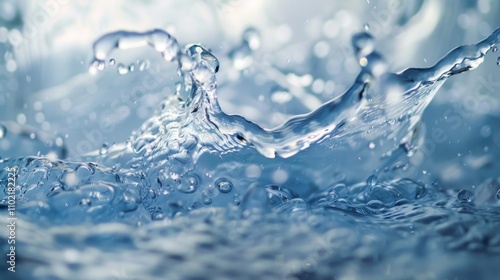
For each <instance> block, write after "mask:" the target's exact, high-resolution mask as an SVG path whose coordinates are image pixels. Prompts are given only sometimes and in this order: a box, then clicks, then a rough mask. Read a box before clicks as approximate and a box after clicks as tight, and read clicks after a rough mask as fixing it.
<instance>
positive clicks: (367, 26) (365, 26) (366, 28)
mask: <svg viewBox="0 0 500 280" xmlns="http://www.w3.org/2000/svg"><path fill="white" fill-rule="evenodd" d="M363 28H364V29H365V30H366V31H369V30H370V25H369V24H368V23H365V25H363Z"/></svg>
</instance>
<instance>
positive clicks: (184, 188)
mask: <svg viewBox="0 0 500 280" xmlns="http://www.w3.org/2000/svg"><path fill="white" fill-rule="evenodd" d="M198 181H199V180H198V178H196V177H194V176H189V177H187V178H186V180H185V182H183V183H181V184H180V185H179V186H178V187H177V189H178V190H179V191H180V192H182V193H194V192H195V191H196V189H197V187H198Z"/></svg>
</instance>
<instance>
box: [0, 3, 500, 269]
mask: <svg viewBox="0 0 500 280" xmlns="http://www.w3.org/2000/svg"><path fill="white" fill-rule="evenodd" d="M479 2H481V3H479ZM479 2H478V3H477V5H476V4H474V5H476V6H474V7H475V8H474V9H476V10H478V11H479V12H480V13H482V14H488V12H492V13H494V11H495V10H494V9H493V8H492V7H491V6H492V5H496V4H494V3H491V2H488V1H483V2H484V3H483V2H482V1H479ZM6 3H8V2H6ZM363 3H364V5H375V4H374V3H365V2H363ZM485 3H486V4H485ZM230 4H231V3H226V2H225V1H221V2H217V5H223V6H224V5H230ZM261 4H262V3H261ZM358 4H359V3H358ZM58 5H59V6H58V7H59V9H64V8H67V7H66V6H64V5H66V4H64V5H63V4H62V3H59V4H58ZM81 5H83V6H85V5H84V4H81ZM217 5H216V7H217ZM232 5H235V7H234V9H236V10H237V9H240V8H241V7H238V5H244V4H242V3H241V2H238V1H235V2H234V3H233V4H232ZM259 5H260V4H259ZM262 5H263V4H262ZM378 5H382V7H384V6H383V5H384V4H383V3H378ZM436 5H437V6H436ZM471 5H472V4H471ZM225 7H226V6H225ZM380 7H381V6H379V9H381V8H380ZM18 8H19V9H20V10H21V11H22V8H23V7H18ZM87 8H88V9H89V11H90V10H93V9H92V8H91V7H90V6H88V7H87ZM369 8H370V9H374V8H373V7H372V6H369ZM386 8H387V9H388V10H387V11H392V8H391V6H388V7H386ZM4 9H6V8H4ZM270 9H271V10H272V5H270ZM312 9H313V8H312ZM332 9H333V8H332ZM426 9H427V11H426ZM436 9H437V10H439V9H444V7H443V6H440V5H438V4H436V3H435V2H425V1H424V2H422V3H420V5H416V6H414V5H412V4H406V6H405V8H404V9H400V10H397V12H398V13H399V14H400V18H399V20H400V22H394V23H393V26H392V25H391V27H388V28H393V31H394V32H397V27H400V28H402V29H404V28H403V27H405V28H407V30H406V32H410V31H412V29H411V27H412V26H413V28H418V24H417V23H415V22H412V20H420V21H423V20H427V21H430V20H431V19H429V18H427V19H426V18H425V15H426V14H427V16H430V17H431V18H432V17H435V16H439V15H442V16H445V15H446V13H445V12H444V11H442V14H437V15H436V14H433V12H432V11H435V10H436ZM464 9H465V8H464ZM469 9H470V11H469V12H464V13H462V14H461V16H462V17H468V18H466V19H462V21H463V22H469V23H468V24H470V21H472V19H471V18H473V16H472V15H470V14H468V13H472V12H471V11H472V10H473V8H471V7H469ZM201 10H204V8H201ZM313 10H314V9H313ZM334 10H335V9H333V10H332V11H334ZM374 10H375V9H374ZM7 11H9V10H7ZM294 11H295V10H294V9H292V8H290V9H289V10H288V12H289V13H291V14H293V12H294ZM335 11H337V10H335ZM347 11H348V9H347V8H345V9H344V10H339V11H338V12H336V13H335V12H331V13H332V14H335V18H334V19H335V20H334V19H328V18H321V21H320V23H321V24H322V25H320V26H319V28H322V29H323V35H322V36H324V37H325V38H322V39H320V40H319V41H317V42H314V44H312V46H311V49H310V50H309V51H308V52H312V53H313V56H311V57H310V58H309V59H304V58H302V59H297V58H296V57H300V56H305V55H306V53H305V52H301V51H300V49H301V48H300V47H299V48H298V51H293V52H291V53H292V54H293V55H291V56H289V57H287V58H286V59H285V60H287V61H288V62H285V63H284V64H283V61H280V59H277V58H278V57H279V55H280V53H281V52H282V51H283V52H286V49H285V48H284V49H283V50H281V49H278V50H277V51H276V50H274V51H272V50H270V49H266V45H265V44H266V38H267V40H272V39H275V40H278V41H279V40H284V39H280V38H281V37H280V36H283V33H285V35H286V33H287V32H288V33H289V32H292V31H293V30H294V29H292V27H289V26H285V25H280V26H278V28H277V29H278V31H279V33H276V34H275V35H276V36H274V38H268V37H266V32H265V30H259V28H257V27H251V26H245V27H244V28H243V29H242V30H241V33H240V34H239V35H240V38H239V39H238V40H235V41H234V42H232V43H228V42H224V44H222V43H221V48H224V50H225V51H224V52H223V53H222V54H221V55H218V54H217V53H218V51H217V50H215V49H213V50H210V49H209V48H208V47H206V46H204V44H203V43H202V44H187V45H185V44H184V43H183V42H181V39H180V38H182V37H183V36H182V33H177V34H178V38H179V40H178V39H177V38H176V37H177V36H173V35H172V34H171V31H167V30H169V28H170V27H169V28H165V29H159V28H157V29H151V28H150V29H147V30H148V31H141V30H139V31H112V32H108V33H106V34H99V35H98V36H95V37H98V39H96V40H93V47H91V43H92V42H89V44H88V48H86V49H85V52H86V53H87V54H88V55H87V56H86V57H85V59H83V58H82V60H81V63H80V64H81V67H80V68H78V69H77V70H75V69H70V70H68V71H70V72H76V73H77V74H74V75H69V74H68V75H69V76H71V77H66V78H61V77H64V75H65V74H61V75H53V76H54V77H53V76H52V75H46V74H43V73H40V72H37V71H33V70H31V72H30V71H27V70H25V69H23V68H22V67H23V65H24V67H28V66H29V67H33V68H36V67H37V66H36V65H35V64H36V63H43V61H42V62H34V61H29V59H28V61H26V60H27V58H26V54H25V53H23V51H22V50H23V47H25V48H26V44H28V43H32V42H33V39H31V40H28V39H27V38H28V37H26V33H25V35H24V36H25V37H24V40H25V41H23V42H24V43H25V45H21V46H20V47H19V46H17V45H16V42H18V41H15V40H14V39H10V40H9V41H8V42H7V41H6V42H4V43H3V45H2V47H3V48H5V55H4V65H5V66H4V68H2V69H4V70H5V71H7V72H8V73H7V72H6V74H5V77H6V78H5V80H6V81H8V79H11V80H12V81H16V83H17V89H16V88H15V87H14V88H13V89H11V90H10V91H9V92H8V93H7V92H6V94H5V95H4V99H5V100H6V101H4V104H5V108H7V104H8V102H9V100H12V102H13V104H14V105H15V104H17V103H19V102H20V103H21V104H22V105H20V107H21V108H22V107H23V106H25V107H29V109H26V108H24V109H15V108H17V107H15V106H19V105H15V106H14V107H13V109H6V110H5V112H6V113H5V114H6V115H7V113H8V111H9V110H12V111H14V112H15V113H14V116H15V118H14V120H13V121H3V122H2V123H1V124H0V141H1V142H0V148H1V151H2V154H0V156H1V159H0V181H1V182H2V186H5V188H4V191H3V192H2V196H1V198H2V200H1V203H2V204H1V205H2V206H1V207H2V210H3V211H2V212H1V214H0V215H1V220H2V221H4V223H5V225H4V227H7V226H6V225H9V223H10V221H11V220H9V215H10V217H14V216H15V217H16V218H17V220H15V221H16V223H15V224H16V231H15V247H16V248H15V250H14V251H15V270H16V272H15V273H13V272H11V271H8V270H7V269H8V267H12V264H9V263H7V265H6V266H5V268H3V267H2V268H3V271H2V274H1V275H2V276H3V278H2V279H4V278H5V279H18V278H19V279H256V278H261V279H471V278H475V279H496V275H497V273H498V272H499V269H498V268H497V264H498V263H499V262H500V235H499V234H498V232H500V180H499V179H498V175H497V174H496V173H497V172H498V170H499V169H498V165H497V164H496V163H495V160H494V158H495V156H496V154H498V152H497V151H498V139H500V138H499V137H498V133H497V132H496V129H497V126H495V122H494V121H489V120H488V118H492V119H495V116H496V115H495V114H494V113H493V112H494V110H495V108H497V107H496V106H497V104H496V103H495V98H496V97H489V98H490V99H485V98H484V96H485V95H487V94H484V92H489V93H496V92H497V91H498V82H496V81H497V80H498V70H499V69H498V68H490V69H493V70H492V71H491V72H489V73H484V72H482V73H483V74H484V75H482V76H480V77H479V78H476V79H477V80H476V81H475V82H474V83H473V84H472V85H469V84H467V83H466V82H465V81H464V82H463V81H461V80H460V78H459V79H458V81H456V82H455V87H458V88H459V89H455V88H446V84H445V82H446V81H447V80H448V79H453V78H454V77H467V75H471V74H472V73H463V72H467V71H469V70H472V69H475V68H478V70H479V71H480V69H481V67H485V65H481V64H486V65H488V64H489V65H494V66H495V67H496V65H495V64H496V59H497V58H496V57H497V56H498V52H496V45H497V44H498V43H499V41H500V29H496V30H495V29H494V28H491V29H490V30H489V31H488V34H485V35H484V36H483V37H484V39H481V40H479V41H478V43H475V44H472V43H473V41H470V42H469V43H471V44H470V45H463V46H460V47H457V48H455V49H453V50H451V51H450V52H449V53H448V54H446V55H445V56H443V57H442V58H441V59H437V58H436V59H435V61H436V62H435V63H434V64H432V65H430V63H429V65H427V66H426V67H422V68H409V69H406V70H403V71H394V70H392V68H394V64H397V63H398V62H397V61H396V60H397V59H396V57H397V54H394V55H389V56H387V55H386V56H384V55H382V52H381V51H379V49H378V46H376V41H375V40H376V38H377V35H378V36H381V37H382V36H383V35H384V32H383V31H382V29H381V26H380V25H381V23H380V21H375V22H371V24H368V25H366V26H364V27H363V25H362V24H361V26H360V27H358V28H356V29H357V30H356V31H353V32H351V33H350V34H348V35H346V36H348V37H349V38H350V44H351V46H348V47H346V48H349V49H350V51H349V52H347V53H344V54H345V56H346V57H347V58H344V59H346V62H345V63H342V64H341V65H340V66H338V65H337V66H333V65H336V61H337V60H335V59H331V60H329V63H325V61H326V60H327V58H328V57H330V56H333V57H334V58H336V57H335V54H329V52H330V50H331V49H332V48H333V44H334V43H331V42H329V41H327V39H328V38H330V39H331V38H335V37H336V36H337V35H336V34H338V32H339V31H338V30H337V31H335V32H336V33H335V32H334V29H335V28H337V29H338V28H339V27H335V26H336V25H335V24H339V23H341V22H343V21H349V20H350V21H353V22H352V23H351V24H355V23H354V22H355V21H356V17H353V16H352V15H349V12H347ZM429 11H431V12H429ZM214 13H217V11H214ZM371 14H372V15H373V12H372V13H371ZM429 14H430V15H429ZM377 15H378V16H380V15H385V14H384V13H381V14H377ZM419 17H420V18H419ZM421 17H424V18H421ZM5 18H6V17H5V16H4V21H5V22H8V23H10V24H11V26H8V25H5V26H6V27H4V29H5V30H7V29H8V30H14V29H16V28H19V27H18V26H16V22H15V20H14V19H10V20H5ZM14 18H15V17H14ZM27 18H28V19H29V16H28V17H27ZM242 21H243V20H242ZM26 22H29V21H26ZM236 22H239V21H236ZM308 22H309V19H308V21H307V22H306V23H308ZM360 23H362V22H360ZM377 23H378V25H377ZM463 24H465V23H463ZM173 25H174V26H175V23H174V24H173ZM179 25H180V23H179ZM76 26H77V25H75V28H76ZM361 27H362V28H361ZM427 27H429V26H427ZM287 28H288V29H287ZM377 28H378V29H377ZM129 29H131V28H129ZM170 29H172V28H170ZM180 29H182V27H181V28H180ZM16 30H17V29H16ZM290 30H292V31H290ZM2 32H4V31H2ZM9 32H11V33H9V36H10V38H14V37H15V34H16V33H15V32H13V31H9ZM12 32H13V33H12ZM421 32H423V31H421ZM456 32H457V33H458V31H456ZM196 33H197V32H194V34H196ZM12 34H14V35H12ZM280 34H281V35H280ZM372 34H374V35H372ZM404 34H405V33H404V32H403V31H401V33H399V34H398V36H408V35H404ZM0 35H1V34H0ZM278 35H279V36H278ZM63 37H64V36H63ZM285 37H286V36H285ZM414 37H418V36H416V35H415V36H414ZM0 38H1V37H0ZM285 39H286V38H285ZM413 40H417V39H415V38H413ZM182 41H184V40H182ZM195 41H196V39H195ZM416 42H417V41H416ZM413 43H414V44H415V42H413ZM439 43H440V44H444V45H446V46H447V47H448V48H452V47H453V45H448V44H446V41H445V42H441V41H439ZM61 44H62V43H61ZM379 44H380V43H379ZM382 45H383V42H382ZM16 47H17V48H16ZM141 47H143V48H142V49H141ZM287 47H293V46H292V45H291V44H288V45H287ZM382 48H383V46H382ZM413 48H415V47H413ZM138 49H141V50H144V51H143V52H142V53H139V54H138V53H134V52H135V51H137V50H138ZM271 49H272V48H271ZM408 51H410V50H408ZM413 51H415V50H413ZM75 53H78V52H77V51H75ZM288 53H290V52H288ZM14 54H16V55H17V56H14ZM271 54H273V55H274V56H275V57H272V56H273V55H271ZM294 55H295V56H294ZM73 56H75V54H73ZM78 59H80V58H77V60H78ZM11 60H12V61H14V62H9V61H11ZM291 60H293V62H290V61H291ZM300 61H302V62H300ZM332 61H333V62H332ZM349 61H351V62H354V65H353V64H352V63H351V64H350V63H349ZM9 63H10V64H9ZM12 63H15V65H16V67H19V68H20V69H21V70H18V69H14V66H12V65H13V64H12ZM47 63H48V62H47ZM51 63H52V64H51V65H57V63H55V62H54V61H51ZM293 64H297V65H299V66H300V67H298V69H299V70H294V69H296V68H295V67H296V66H294V65H293ZM324 64H327V65H324ZM339 64H340V62H339ZM169 67H170V68H169ZM225 67H226V70H225V69H224V68H225ZM334 67H337V68H339V70H338V73H337V74H336V75H332V73H330V72H329V71H333V70H331V69H332V68H334ZM302 68H303V69H302ZM306 68H308V70H307V71H306V70H305V69H306ZM322 69H323V70H322ZM352 69H355V70H352ZM22 71H27V72H28V73H30V75H28V76H29V77H28V76H26V75H24V74H25V72H22ZM54 71H55V70H54ZM495 71H496V72H495ZM349 72H351V74H353V75H352V77H351V79H350V80H349V78H347V76H346V77H344V76H343V75H346V73H349ZM353 72H357V73H353ZM9 73H10V74H9ZM33 73H37V74H38V76H35V75H33ZM458 74H460V75H458ZM452 76H454V77H453V78H452ZM464 79H465V78H464ZM28 80H29V82H28ZM61 80H64V82H62V81H61ZM11 83H15V82H11ZM32 83H39V86H40V85H41V84H48V85H50V86H40V88H41V90H39V91H36V92H33V93H32V94H31V95H29V94H27V93H26V92H24V91H23V90H24V89H29V88H30V86H33V85H32ZM24 84H25V85H24ZM332 84H333V86H332ZM342 84H344V85H345V86H344V88H343V87H342V86H341V85H342ZM5 86H9V83H5ZM10 86H11V87H12V85H10ZM33 87H34V86H33ZM332 87H333V88H335V87H339V89H336V90H333V89H331V88H332ZM441 87H445V88H443V89H441ZM44 88H45V89H44ZM465 89H467V90H465ZM483 89H486V91H484V90H483ZM339 91H341V92H339ZM223 93H227V94H228V95H229V96H230V98H229V101H228V100H227V99H226V100H225V101H224V99H223V98H222V95H223ZM440 94H441V95H443V94H447V95H448V96H446V100H447V101H448V106H449V104H452V102H451V101H450V100H452V99H453V98H457V99H460V98H462V99H464V100H465V101H466V102H465V103H464V104H465V106H466V109H467V108H471V107H472V106H476V105H471V104H472V103H471V102H476V103H480V105H477V106H478V108H480V110H479V109H478V110H475V111H474V112H475V114H469V115H467V114H465V113H464V112H467V110H461V111H458V110H457V109H456V108H454V107H452V108H451V109H450V108H446V105H442V106H441V107H438V108H439V109H442V110H443V112H438V113H435V112H433V111H432V110H433V109H432V107H431V108H429V109H430V111H431V112H430V113H427V112H425V113H424V110H425V109H427V108H428V107H429V104H431V101H433V99H434V98H435V97H436V96H437V97H436V99H437V100H436V101H434V102H443V99H441V101H440V100H439V96H440ZM219 95H220V96H219ZM457 95H458V97H457ZM12 96H16V97H17V99H16V98H14V97H12ZM31 96H33V97H31ZM471 96H472V97H473V98H472V99H471V98H470V97H471ZM14 100H17V101H14ZM19 100H20V101H19ZM485 100H488V101H485ZM16 102H17V103H16ZM23 102H24V104H23ZM219 102H220V103H219ZM224 102H225V105H224ZM100 103H102V104H103V106H99V105H100ZM485 104H487V105H488V106H491V107H485ZM467 106H469V107H467ZM44 108H46V109H44ZM225 108H227V109H225ZM484 108H489V110H485V109H484ZM434 110H435V109H434ZM481 110H482V112H481ZM51 111H57V112H51ZM62 111H66V112H67V113H65V114H63V115H64V117H61V114H62V113H60V112H62ZM478 111H479V113H478ZM42 112H44V113H42ZM58 112H59V113H58ZM229 112H230V113H229ZM425 114H429V115H430V116H431V117H432V118H431V120H426V119H425V116H426V115H425ZM30 118H32V119H34V121H35V123H36V125H31V126H28V125H27V124H29V123H30V122H29V121H28V120H29V119H30ZM475 118H476V119H477V120H476V119H475ZM6 119H9V118H6ZM141 119H146V120H144V121H143V123H142V124H139V122H140V121H141ZM433 122H434V124H438V123H439V122H442V123H443V125H442V126H441V127H439V126H436V127H432V128H431V129H427V130H426V128H425V126H426V125H427V126H429V125H430V126H432V123H433ZM477 123H479V128H478V127H477ZM92 124H94V125H93V126H92ZM474 124H476V127H475V128H474V129H477V130H478V132H473V127H474ZM64 126H68V127H69V128H64ZM64 131H70V132H71V134H72V135H74V136H73V137H72V135H70V134H69V133H68V134H67V135H64V133H62V132H64ZM463 134H473V135H475V137H477V139H479V140H470V139H473V138H474V136H473V137H471V138H469V137H465V136H461V135H463ZM123 135H128V136H127V137H125V136H123ZM114 137H116V138H120V137H122V138H121V140H122V141H115V140H110V139H114ZM75 138H76V139H75ZM460 141H463V142H460ZM467 141H469V142H467ZM471 141H472V142H471ZM443 144H447V146H450V147H451V148H454V147H455V148H456V151H454V152H453V153H456V154H458V157H453V158H451V159H449V160H443V157H444V156H446V151H445V150H444V148H443ZM96 146H97V147H96ZM451 148H450V149H451ZM477 150H479V151H480V152H477ZM14 179H15V186H16V187H15V197H14V196H10V193H9V188H8V187H9V183H10V182H12V181H14ZM14 198H15V199H14ZM14 200H15V202H16V203H15V208H13V207H12V206H10V208H9V201H14ZM11 204H12V203H11ZM12 211H14V212H12ZM11 213H13V214H11ZM11 235H12V234H11V232H10V231H7V230H4V231H2V232H1V235H0V236H1V241H2V250H3V251H5V252H6V253H5V255H7V254H8V253H9V252H10V251H12V250H11V248H10V246H11V245H12V244H9V240H11V239H13V238H10V237H11ZM3 251H2V252H3ZM6 258H10V257H9V256H6ZM4 275H5V276H4Z"/></svg>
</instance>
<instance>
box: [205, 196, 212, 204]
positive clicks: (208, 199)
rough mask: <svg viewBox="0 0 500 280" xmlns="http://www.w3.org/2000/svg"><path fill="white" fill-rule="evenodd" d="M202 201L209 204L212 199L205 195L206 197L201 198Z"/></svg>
mask: <svg viewBox="0 0 500 280" xmlns="http://www.w3.org/2000/svg"><path fill="white" fill-rule="evenodd" d="M203 203H204V204H205V205H209V204H211V203H212V199H211V198H210V197H208V196H206V197H204V198H203Z"/></svg>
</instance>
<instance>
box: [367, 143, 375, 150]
mask: <svg viewBox="0 0 500 280" xmlns="http://www.w3.org/2000/svg"><path fill="white" fill-rule="evenodd" d="M368 148H369V149H370V150H373V149H375V143H373V142H370V143H369V144H368Z"/></svg>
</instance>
